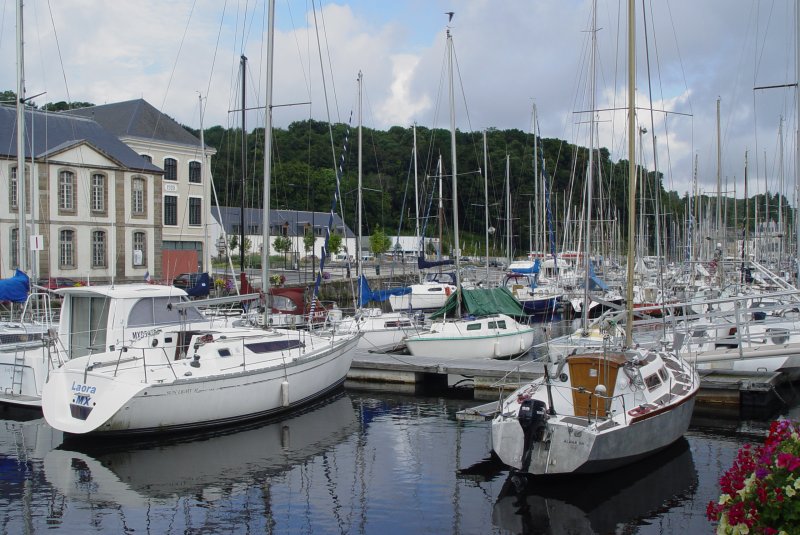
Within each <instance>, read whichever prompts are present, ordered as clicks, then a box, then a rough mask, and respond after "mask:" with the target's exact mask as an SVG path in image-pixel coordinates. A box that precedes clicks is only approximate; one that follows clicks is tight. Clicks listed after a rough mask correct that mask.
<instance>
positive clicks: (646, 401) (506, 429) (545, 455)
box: [492, 350, 700, 475]
mask: <svg viewBox="0 0 800 535" xmlns="http://www.w3.org/2000/svg"><path fill="white" fill-rule="evenodd" d="M559 362H563V363H564V364H559V365H558V366H557V367H556V370H555V371H554V372H551V375H550V376H549V377H547V378H541V379H537V380H536V381H533V382H532V383H529V384H528V385H526V386H523V387H522V388H520V389H518V390H517V391H516V392H514V393H513V394H511V395H510V396H508V397H506V398H505V399H504V400H503V401H502V402H501V406H500V411H499V414H498V415H497V416H496V417H495V418H494V420H492V448H493V450H494V451H495V453H496V454H497V456H498V457H499V458H500V460H501V461H502V462H503V463H504V464H506V465H508V466H510V467H511V468H514V469H516V470H518V471H520V472H523V473H528V474H532V475H548V474H575V473H590V472H602V471H606V470H611V469H614V468H616V467H619V466H622V465H625V464H628V463H631V462H633V461H636V460H637V459H640V458H642V457H645V456H647V455H651V454H653V453H655V452H657V451H659V450H661V449H663V448H665V447H667V446H669V445H670V444H672V443H673V442H675V441H676V440H678V439H679V438H680V437H681V436H683V434H684V433H685V432H686V430H687V429H688V428H689V423H690V422H691V418H692V411H693V409H694V402H695V396H696V394H697V391H698V389H699V388H700V379H699V377H698V376H697V373H696V372H695V371H694V369H693V368H692V366H691V365H690V364H689V363H687V362H686V361H684V360H681V359H679V358H677V357H676V356H674V355H672V354H668V353H666V352H658V351H648V350H638V351H631V352H630V353H629V354H622V353H604V352H602V351H600V352H597V351H593V352H587V353H578V354H576V355H570V356H569V357H567V358H566V361H563V360H561V359H559ZM551 365H552V364H548V366H551Z"/></svg>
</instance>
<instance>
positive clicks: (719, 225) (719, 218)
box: [717, 98, 722, 241]
mask: <svg viewBox="0 0 800 535" xmlns="http://www.w3.org/2000/svg"><path fill="white" fill-rule="evenodd" d="M719 105H720V99H719V98H717V239H718V240H720V241H721V240H722V134H721V132H720V125H719Z"/></svg>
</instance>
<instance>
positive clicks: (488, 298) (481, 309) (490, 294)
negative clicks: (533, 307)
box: [431, 286, 525, 319]
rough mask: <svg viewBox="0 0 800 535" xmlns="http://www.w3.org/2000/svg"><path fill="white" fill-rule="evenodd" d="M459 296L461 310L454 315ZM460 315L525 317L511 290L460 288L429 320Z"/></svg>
mask: <svg viewBox="0 0 800 535" xmlns="http://www.w3.org/2000/svg"><path fill="white" fill-rule="evenodd" d="M459 294H461V310H460V311H458V313H456V312H457V311H456V307H458V295H459ZM462 314H470V315H472V316H488V315H490V314H506V315H508V316H512V317H521V316H525V312H524V311H523V310H522V305H521V304H520V303H519V301H517V300H516V299H514V296H513V295H512V294H511V290H509V289H508V288H505V287H502V286H501V287H500V288H475V289H470V290H465V289H463V288H462V289H461V290H459V291H457V292H455V293H453V294H452V295H451V296H450V298H449V299H448V300H447V302H445V304H444V306H443V307H442V308H440V309H439V310H437V311H436V312H434V313H433V314H431V319H437V318H442V317H446V316H450V317H453V316H461V315H462Z"/></svg>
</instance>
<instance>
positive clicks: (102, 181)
mask: <svg viewBox="0 0 800 535" xmlns="http://www.w3.org/2000/svg"><path fill="white" fill-rule="evenodd" d="M105 211H106V176H105V175H103V174H100V173H95V174H93V175H92V212H95V213H97V212H105Z"/></svg>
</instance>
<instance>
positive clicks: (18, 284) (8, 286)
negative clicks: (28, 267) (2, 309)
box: [0, 269, 31, 303]
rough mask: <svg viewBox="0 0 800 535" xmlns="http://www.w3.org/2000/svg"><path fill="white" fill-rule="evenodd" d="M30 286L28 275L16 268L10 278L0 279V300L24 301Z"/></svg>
mask: <svg viewBox="0 0 800 535" xmlns="http://www.w3.org/2000/svg"><path fill="white" fill-rule="evenodd" d="M30 287H31V281H30V279H29V278H28V276H27V275H26V274H25V273H23V272H22V271H20V270H18V269H17V270H15V272H14V276H13V277H11V278H10V279H0V301H11V302H13V303H24V302H25V300H26V299H27V298H28V291H29V290H30Z"/></svg>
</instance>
